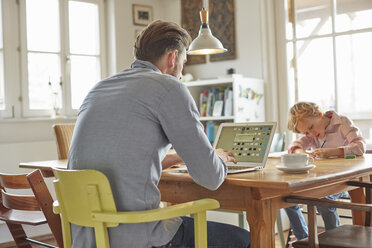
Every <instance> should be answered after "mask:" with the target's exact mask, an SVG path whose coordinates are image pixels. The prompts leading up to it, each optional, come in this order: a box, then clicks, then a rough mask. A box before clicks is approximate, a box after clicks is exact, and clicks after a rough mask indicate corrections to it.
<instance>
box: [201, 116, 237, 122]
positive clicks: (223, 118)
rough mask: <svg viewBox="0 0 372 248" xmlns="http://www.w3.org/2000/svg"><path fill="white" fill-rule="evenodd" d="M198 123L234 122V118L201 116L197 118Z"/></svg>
mask: <svg viewBox="0 0 372 248" xmlns="http://www.w3.org/2000/svg"><path fill="white" fill-rule="evenodd" d="M199 120H200V121H225V120H234V116H203V117H200V118H199Z"/></svg>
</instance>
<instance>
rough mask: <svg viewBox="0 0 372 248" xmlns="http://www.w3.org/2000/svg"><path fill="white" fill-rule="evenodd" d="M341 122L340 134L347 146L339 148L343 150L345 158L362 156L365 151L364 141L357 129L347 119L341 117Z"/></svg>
mask: <svg viewBox="0 0 372 248" xmlns="http://www.w3.org/2000/svg"><path fill="white" fill-rule="evenodd" d="M341 120H342V124H341V132H342V134H343V135H344V137H345V138H346V140H347V141H348V143H349V144H348V145H346V146H341V147H339V148H341V149H343V151H344V155H345V156H346V155H357V156H361V155H363V154H364V153H365V151H366V141H365V140H364V138H363V137H362V135H361V133H360V131H359V128H357V127H356V126H354V124H353V122H352V121H351V120H350V119H349V118H347V117H344V116H343V117H342V118H341Z"/></svg>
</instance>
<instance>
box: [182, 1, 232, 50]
mask: <svg viewBox="0 0 372 248" xmlns="http://www.w3.org/2000/svg"><path fill="white" fill-rule="evenodd" d="M200 20H201V23H202V24H201V26H200V29H199V35H198V37H196V38H195V39H194V40H193V41H192V42H191V44H190V46H189V49H188V51H187V54H188V55H207V54H218V53H224V52H226V51H227V49H226V48H224V47H223V45H222V43H221V41H219V40H218V39H217V38H216V37H214V36H213V34H212V32H211V30H210V28H209V25H208V11H207V10H206V9H205V7H203V9H202V10H201V11H200Z"/></svg>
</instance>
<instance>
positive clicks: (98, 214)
mask: <svg viewBox="0 0 372 248" xmlns="http://www.w3.org/2000/svg"><path fill="white" fill-rule="evenodd" d="M53 171H54V175H55V177H56V180H54V186H55V190H56V195H57V201H55V202H54V212H55V213H57V214H60V215H61V219H62V230H63V242H64V244H65V247H67V248H69V247H71V231H70V223H74V224H76V225H80V226H86V227H93V228H94V233H95V237H96V244H97V247H98V248H101V247H109V246H110V244H109V238H108V232H107V228H108V227H116V226H118V225H119V223H144V222H152V221H158V220H164V219H170V218H174V217H177V216H184V215H187V214H192V215H193V216H194V221H195V247H199V248H201V247H203V248H204V247H205V248H206V247H207V222H206V210H211V209H216V208H218V207H219V203H218V201H216V200H213V199H203V200H198V201H193V202H187V203H183V204H178V205H173V206H170V207H166V208H158V209H152V210H145V211H130V212H117V210H116V205H115V202H114V198H113V195H112V192H111V187H110V183H109V181H108V180H107V177H106V176H105V175H104V174H103V173H101V172H99V171H96V170H78V171H77V170H60V169H53Z"/></svg>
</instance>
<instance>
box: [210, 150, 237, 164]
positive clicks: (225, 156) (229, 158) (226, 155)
mask: <svg viewBox="0 0 372 248" xmlns="http://www.w3.org/2000/svg"><path fill="white" fill-rule="evenodd" d="M215 151H216V153H217V155H218V156H219V157H220V158H221V159H222V160H223V161H224V162H225V163H226V162H233V163H234V164H236V163H237V162H236V159H235V157H234V154H233V153H232V152H229V151H228V150H224V149H221V148H218V149H216V150H215Z"/></svg>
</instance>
